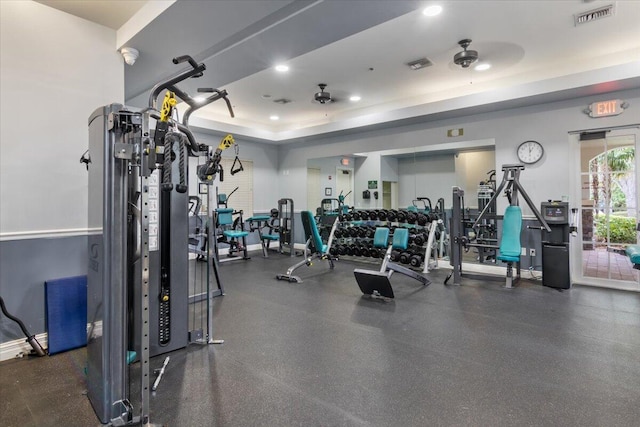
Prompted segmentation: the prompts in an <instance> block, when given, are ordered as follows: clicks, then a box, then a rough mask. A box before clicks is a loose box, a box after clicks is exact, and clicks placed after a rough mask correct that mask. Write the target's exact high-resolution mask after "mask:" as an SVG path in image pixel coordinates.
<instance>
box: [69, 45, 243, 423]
mask: <svg viewBox="0 0 640 427" xmlns="http://www.w3.org/2000/svg"><path fill="white" fill-rule="evenodd" d="M173 62H174V64H176V65H177V64H181V63H184V62H188V63H189V65H190V67H189V68H188V69H186V70H184V71H182V72H180V73H178V74H177V75H176V76H174V77H172V78H171V79H169V80H167V81H165V82H161V83H158V84H157V85H156V86H154V88H153V89H152V91H151V95H150V98H149V106H148V108H146V109H143V110H137V109H133V108H126V107H124V106H123V105H120V104H110V105H107V106H104V107H101V108H98V109H97V110H96V111H95V112H94V113H93V114H92V115H91V116H90V117H89V149H88V150H87V152H86V153H85V154H84V155H83V156H82V158H81V162H82V163H85V164H86V166H87V170H88V174H89V186H88V196H89V203H88V205H89V208H88V223H89V227H90V229H92V230H95V231H94V232H92V233H91V234H90V235H89V239H88V240H89V242H88V244H89V251H88V252H89V259H88V278H87V285H88V286H87V293H88V298H87V300H88V301H87V310H88V313H87V314H88V320H89V322H90V323H91V328H90V334H89V336H88V344H87V379H86V380H87V394H88V397H89V400H90V402H91V404H92V405H93V408H94V410H95V412H96V415H97V416H98V418H99V420H100V421H101V422H102V423H104V424H110V425H112V426H123V425H144V426H148V425H151V422H150V412H149V396H150V391H151V386H150V357H152V356H155V355H159V354H162V353H166V352H168V351H172V350H175V349H178V348H182V347H185V346H186V345H187V344H188V342H189V337H190V336H191V333H190V331H188V329H189V326H188V304H189V297H188V293H189V291H188V277H189V264H188V249H187V248H188V240H187V239H188V225H187V222H188V218H187V215H188V209H187V206H188V191H187V190H188V188H187V185H186V178H185V176H186V174H187V163H186V162H185V157H186V154H187V153H188V155H191V156H205V157H206V158H207V162H206V164H207V165H208V167H209V170H210V171H211V173H210V174H209V175H208V176H209V177H210V178H213V177H214V176H215V175H214V174H215V173H216V172H217V170H218V169H217V167H216V162H217V163H219V161H220V159H219V157H218V158H216V157H215V156H214V155H213V152H212V151H211V150H209V149H208V147H207V146H206V145H198V144H197V143H196V141H195V138H194V136H193V134H192V133H191V131H190V130H189V128H188V118H189V115H190V114H191V113H192V112H193V111H195V110H196V109H198V108H201V107H202V106H204V105H207V104H210V103H211V102H214V101H217V100H219V99H224V100H225V102H226V103H227V106H228V107H229V111H230V113H231V115H232V116H233V111H232V110H231V105H230V103H229V100H228V99H227V92H226V91H224V90H217V89H205V90H204V91H205V92H209V93H212V94H211V95H210V96H209V97H208V98H206V99H205V101H203V102H196V101H195V100H194V99H193V98H192V97H191V96H189V95H188V94H187V93H185V92H183V91H182V90H180V88H178V87H177V86H176V85H177V84H178V83H180V82H182V81H185V80H187V79H189V78H197V77H200V76H202V74H203V72H204V71H205V69H206V67H205V65H204V64H198V63H196V62H195V61H194V60H193V59H192V58H191V57H189V56H181V57H178V58H175V59H174V60H173ZM201 91H202V90H201ZM163 92H166V93H165V97H164V102H163V106H162V107H163V108H162V111H158V110H157V99H158V97H159V96H160V95H161V94H162V93H163ZM178 99H180V100H182V101H184V102H185V103H186V104H187V105H188V106H189V109H188V110H187V112H186V113H185V114H184V121H183V123H182V124H180V123H178V122H177V121H176V120H175V119H173V114H172V113H173V107H174V106H175V104H176V102H177V100H178ZM154 121H155V126H154V128H155V129H152V128H151V124H152V123H153V122H154ZM174 177H179V180H178V181H177V182H175V179H174ZM208 263H209V266H208V269H209V267H210V269H211V270H212V271H213V274H214V275H215V278H216V280H217V283H218V291H219V292H218V293H217V294H221V289H222V288H221V284H220V281H219V277H218V276H217V263H216V260H215V259H214V258H213V257H212V256H211V252H210V251H209V260H208ZM207 288H208V289H207V290H208V294H207V296H206V299H207V301H208V305H207V332H206V342H207V343H210V342H213V340H212V339H211V337H210V335H211V333H212V330H213V329H212V311H211V298H212V297H213V296H214V295H216V292H215V291H214V290H213V289H211V288H212V286H210V283H209V282H208V284H207ZM135 360H138V362H139V363H138V366H137V367H139V371H140V394H139V399H138V398H137V399H136V401H135V403H136V404H137V403H138V402H139V409H138V410H137V411H135V410H134V405H133V403H132V399H131V397H132V396H133V395H132V393H131V390H130V389H129V388H130V386H129V382H130V381H129V379H130V372H129V371H130V367H129V364H130V363H131V362H133V361H135ZM165 366H166V365H165ZM156 386H157V385H156Z"/></svg>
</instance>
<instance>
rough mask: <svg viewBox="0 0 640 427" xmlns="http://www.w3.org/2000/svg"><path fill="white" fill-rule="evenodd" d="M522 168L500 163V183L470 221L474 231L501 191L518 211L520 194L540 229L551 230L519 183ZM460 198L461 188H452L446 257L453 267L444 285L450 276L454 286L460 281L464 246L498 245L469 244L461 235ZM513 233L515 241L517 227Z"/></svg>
mask: <svg viewBox="0 0 640 427" xmlns="http://www.w3.org/2000/svg"><path fill="white" fill-rule="evenodd" d="M523 170H524V165H520V164H515V165H503V166H502V171H503V172H504V175H503V177H502V182H500V185H499V186H498V188H497V189H496V190H495V192H494V193H493V195H492V197H491V198H490V199H489V201H488V202H486V204H485V205H484V208H483V209H482V211H481V212H480V214H479V215H478V218H476V220H475V222H474V223H473V226H472V228H473V229H474V230H477V229H478V227H479V226H480V224H482V223H483V221H485V220H486V219H487V218H488V216H489V215H490V214H491V212H492V210H493V209H495V208H494V206H495V202H496V199H497V198H498V197H499V196H500V195H501V194H502V192H503V190H504V195H505V196H506V197H507V200H508V201H509V207H517V210H518V211H519V197H520V196H522V198H523V199H524V200H525V202H526V203H527V205H528V206H529V208H530V209H531V211H532V212H533V214H534V215H535V217H536V219H537V220H538V222H539V223H540V224H541V227H540V228H541V229H543V230H546V231H547V232H550V231H551V229H550V228H549V225H548V224H547V221H545V219H544V218H543V216H542V214H541V213H540V211H538V209H537V208H536V206H535V205H534V204H533V202H532V201H531V199H530V198H529V195H528V194H527V192H526V191H525V190H524V188H523V187H522V185H521V184H520V172H522V171H523ZM463 199H464V190H462V189H461V188H459V187H453V209H452V215H451V227H450V228H451V240H450V244H451V255H450V260H451V266H452V267H453V270H452V272H451V273H450V274H449V275H448V276H447V278H446V279H445V281H444V283H445V285H446V284H447V283H448V281H449V280H450V279H451V278H452V277H453V284H454V285H459V284H460V282H461V279H462V276H463V272H462V251H463V249H467V248H469V247H478V248H485V249H495V250H498V249H500V246H499V245H491V244H478V243H472V242H471V241H470V239H469V238H468V237H467V236H466V235H465V233H464V227H463V216H464V213H463ZM505 214H506V213H505ZM520 218H521V217H520ZM520 220H521V219H520ZM503 225H504V224H503ZM517 233H518V236H510V237H517V238H518V241H519V233H520V228H518V229H517ZM502 238H503V239H504V238H505V230H504V227H503V236H502ZM519 251H520V248H519V247H518V256H519ZM498 259H500V256H499V257H498ZM513 262H515V263H516V268H517V270H518V278H519V260H518V261H513ZM513 262H509V263H508V265H507V281H506V285H505V287H507V288H511V287H512V283H513V280H512V279H513V277H512V271H511V269H512V263H513ZM465 275H466V276H468V277H473V278H480V279H486V278H487V276H479V275H470V274H466V273H465Z"/></svg>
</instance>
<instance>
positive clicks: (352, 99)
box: [349, 95, 362, 102]
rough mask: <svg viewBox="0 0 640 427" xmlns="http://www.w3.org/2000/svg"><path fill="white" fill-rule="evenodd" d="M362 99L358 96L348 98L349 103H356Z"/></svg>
mask: <svg viewBox="0 0 640 427" xmlns="http://www.w3.org/2000/svg"><path fill="white" fill-rule="evenodd" d="M361 99H362V98H360V97H359V96H358V95H353V96H352V97H350V98H349V101H352V102H358V101H360V100H361Z"/></svg>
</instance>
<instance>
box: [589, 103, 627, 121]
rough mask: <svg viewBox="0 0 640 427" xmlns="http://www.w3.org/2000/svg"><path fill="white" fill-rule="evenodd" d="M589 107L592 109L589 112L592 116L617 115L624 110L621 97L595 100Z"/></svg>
mask: <svg viewBox="0 0 640 427" xmlns="http://www.w3.org/2000/svg"><path fill="white" fill-rule="evenodd" d="M589 109H590V110H591V111H590V112H589V115H590V116H591V117H609V116H617V115H618V114H622V112H623V111H624V108H623V107H622V101H621V100H619V99H612V100H610V101H599V102H594V103H592V104H591V105H590V106H589Z"/></svg>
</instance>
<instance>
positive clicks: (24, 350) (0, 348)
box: [0, 332, 48, 362]
mask: <svg viewBox="0 0 640 427" xmlns="http://www.w3.org/2000/svg"><path fill="white" fill-rule="evenodd" d="M36 339H37V340H38V342H39V343H40V345H41V346H42V348H47V345H48V340H47V333H46V332H43V333H41V334H37V335H36ZM31 350H32V348H31V345H30V344H29V343H28V342H27V339H26V338H20V339H17V340H13V341H7V342H3V343H2V344H0V362H4V361H5V360H9V359H18V358H21V357H25V356H27V355H28V354H29V353H31Z"/></svg>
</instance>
